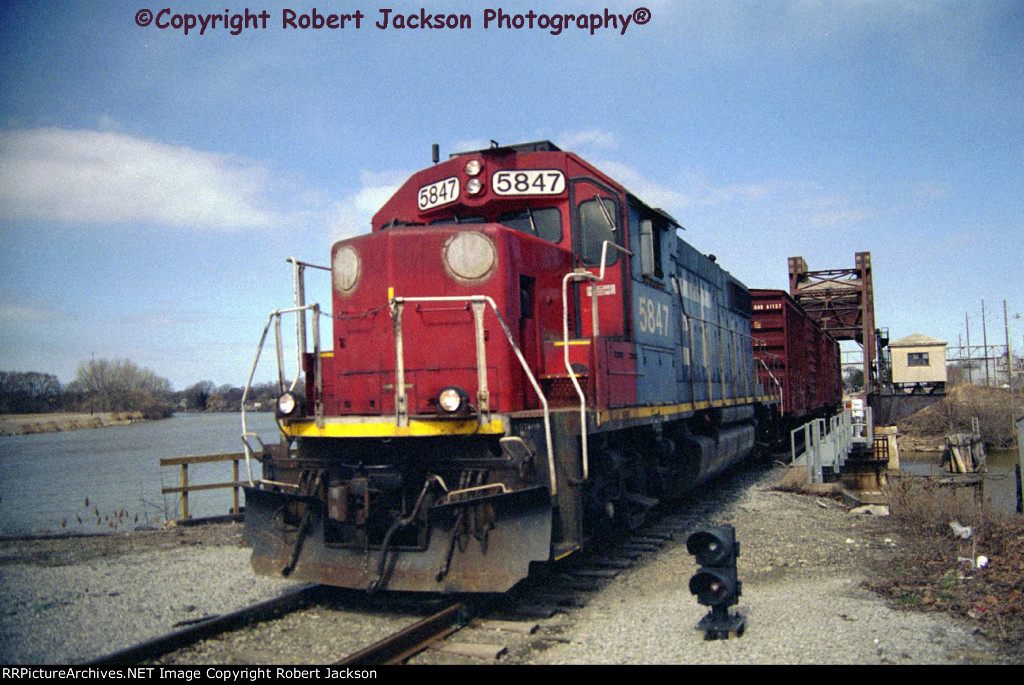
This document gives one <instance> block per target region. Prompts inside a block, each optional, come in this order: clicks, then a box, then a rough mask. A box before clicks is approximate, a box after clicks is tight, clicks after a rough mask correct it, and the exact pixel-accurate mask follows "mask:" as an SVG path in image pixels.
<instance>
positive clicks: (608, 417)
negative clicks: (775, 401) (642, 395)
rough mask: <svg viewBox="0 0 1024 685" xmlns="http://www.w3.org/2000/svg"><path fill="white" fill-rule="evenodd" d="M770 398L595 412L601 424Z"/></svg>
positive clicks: (742, 398)
mask: <svg viewBox="0 0 1024 685" xmlns="http://www.w3.org/2000/svg"><path fill="white" fill-rule="evenodd" d="M769 400H770V398H769V397H767V396H764V397H741V398H738V399H728V400H714V401H712V402H708V401H706V400H704V401H700V402H684V403H682V404H663V405H659V406H654V407H625V408H622V409H608V410H605V411H600V412H598V413H597V420H598V425H603V424H605V423H607V422H609V421H622V420H625V419H649V418H652V417H655V416H664V415H669V416H671V415H674V414H685V413H687V412H692V411H701V410H702V409H711V408H714V407H731V406H736V405H739V404H749V403H753V402H767V401H769Z"/></svg>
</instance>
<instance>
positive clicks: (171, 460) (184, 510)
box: [160, 452, 245, 520]
mask: <svg viewBox="0 0 1024 685" xmlns="http://www.w3.org/2000/svg"><path fill="white" fill-rule="evenodd" d="M228 461H230V462H231V481H230V482H226V483H201V484H189V482H188V467H189V466H191V465H193V464H211V463H215V462H228ZM240 461H245V452H233V453H231V454H208V455H203V456H198V457H166V458H164V459H161V460H160V466H161V467H164V466H180V467H181V480H180V483H181V484H180V485H179V486H177V487H165V488H162V489H161V490H160V492H161V493H163V494H164V495H171V494H179V495H181V519H180V520H186V519H188V518H190V515H189V511H188V493H190V492H196V491H199V490H219V489H223V488H231V490H232V497H231V513H232V514H234V515H238V514H240V513H241V512H242V509H241V507H240V506H239V503H238V490H239V488H241V487H242V485H244V483H241V482H239V480H238V462H240Z"/></svg>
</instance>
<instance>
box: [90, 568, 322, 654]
mask: <svg viewBox="0 0 1024 685" xmlns="http://www.w3.org/2000/svg"><path fill="white" fill-rule="evenodd" d="M323 592H324V588H323V587H322V586H319V585H304V586H302V587H298V588H296V589H295V590H291V591H289V592H286V593H285V594H282V595H281V596H280V597H276V598H274V599H270V600H267V601H265V602H260V603H258V604H254V605H252V606H248V607H244V608H242V609H239V610H238V611H233V612H231V613H229V614H223V615H221V616H214V617H211V618H208V619H206V620H200V621H197V622H195V623H193V624H192V625H189V626H184V627H182V628H181V629H179V630H176V631H174V632H172V633H168V634H166V635H161V636H160V637H156V638H153V639H152V640H147V641H145V642H141V643H139V644H137V645H133V646H131V647H127V648H125V649H121V650H118V651H116V652H111V653H110V654H107V655H105V656H101V657H100V658H98V659H95V660H93V661H90V662H88V663H87V664H86V665H88V666H113V665H130V664H138V663H142V662H145V661H152V660H154V659H158V658H160V657H162V656H164V655H166V654H170V653H171V652H175V651H177V650H180V649H183V648H185V647H188V646H189V645H193V644H195V643H197V642H199V641H200V640H205V639H208V638H210V637H213V636H215V635H220V634H222V633H226V632H229V631H232V630H237V629H239V628H241V627H242V626H245V625H249V624H251V623H254V622H258V621H266V620H268V619H270V618H274V617H275V616H280V615H282V614H284V613H288V612H290V611H294V610H295V609H296V608H299V607H301V606H305V605H307V604H309V603H310V602H313V601H315V600H316V599H317V597H319V596H320V595H321V594H322V593H323Z"/></svg>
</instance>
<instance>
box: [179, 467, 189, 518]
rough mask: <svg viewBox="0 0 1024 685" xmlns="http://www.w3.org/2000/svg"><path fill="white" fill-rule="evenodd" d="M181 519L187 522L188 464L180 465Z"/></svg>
mask: <svg viewBox="0 0 1024 685" xmlns="http://www.w3.org/2000/svg"><path fill="white" fill-rule="evenodd" d="M181 519H182V520H183V521H185V520H188V464H182V465H181Z"/></svg>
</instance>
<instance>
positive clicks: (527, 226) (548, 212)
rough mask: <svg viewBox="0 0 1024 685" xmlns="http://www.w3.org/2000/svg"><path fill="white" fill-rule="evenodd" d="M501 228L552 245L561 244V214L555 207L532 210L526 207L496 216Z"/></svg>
mask: <svg viewBox="0 0 1024 685" xmlns="http://www.w3.org/2000/svg"><path fill="white" fill-rule="evenodd" d="M498 223H499V224H501V225H503V226H508V227H509V228H512V229H515V230H517V231H522V232H523V233H529V234H530V235H535V236H537V237H538V238H542V239H544V240H547V241H549V242H552V243H560V242H562V213H561V212H560V211H558V208H557V207H545V208H542V209H534V208H532V207H527V208H526V209H520V210H517V211H514V212H505V213H504V214H501V215H499V216H498Z"/></svg>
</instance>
